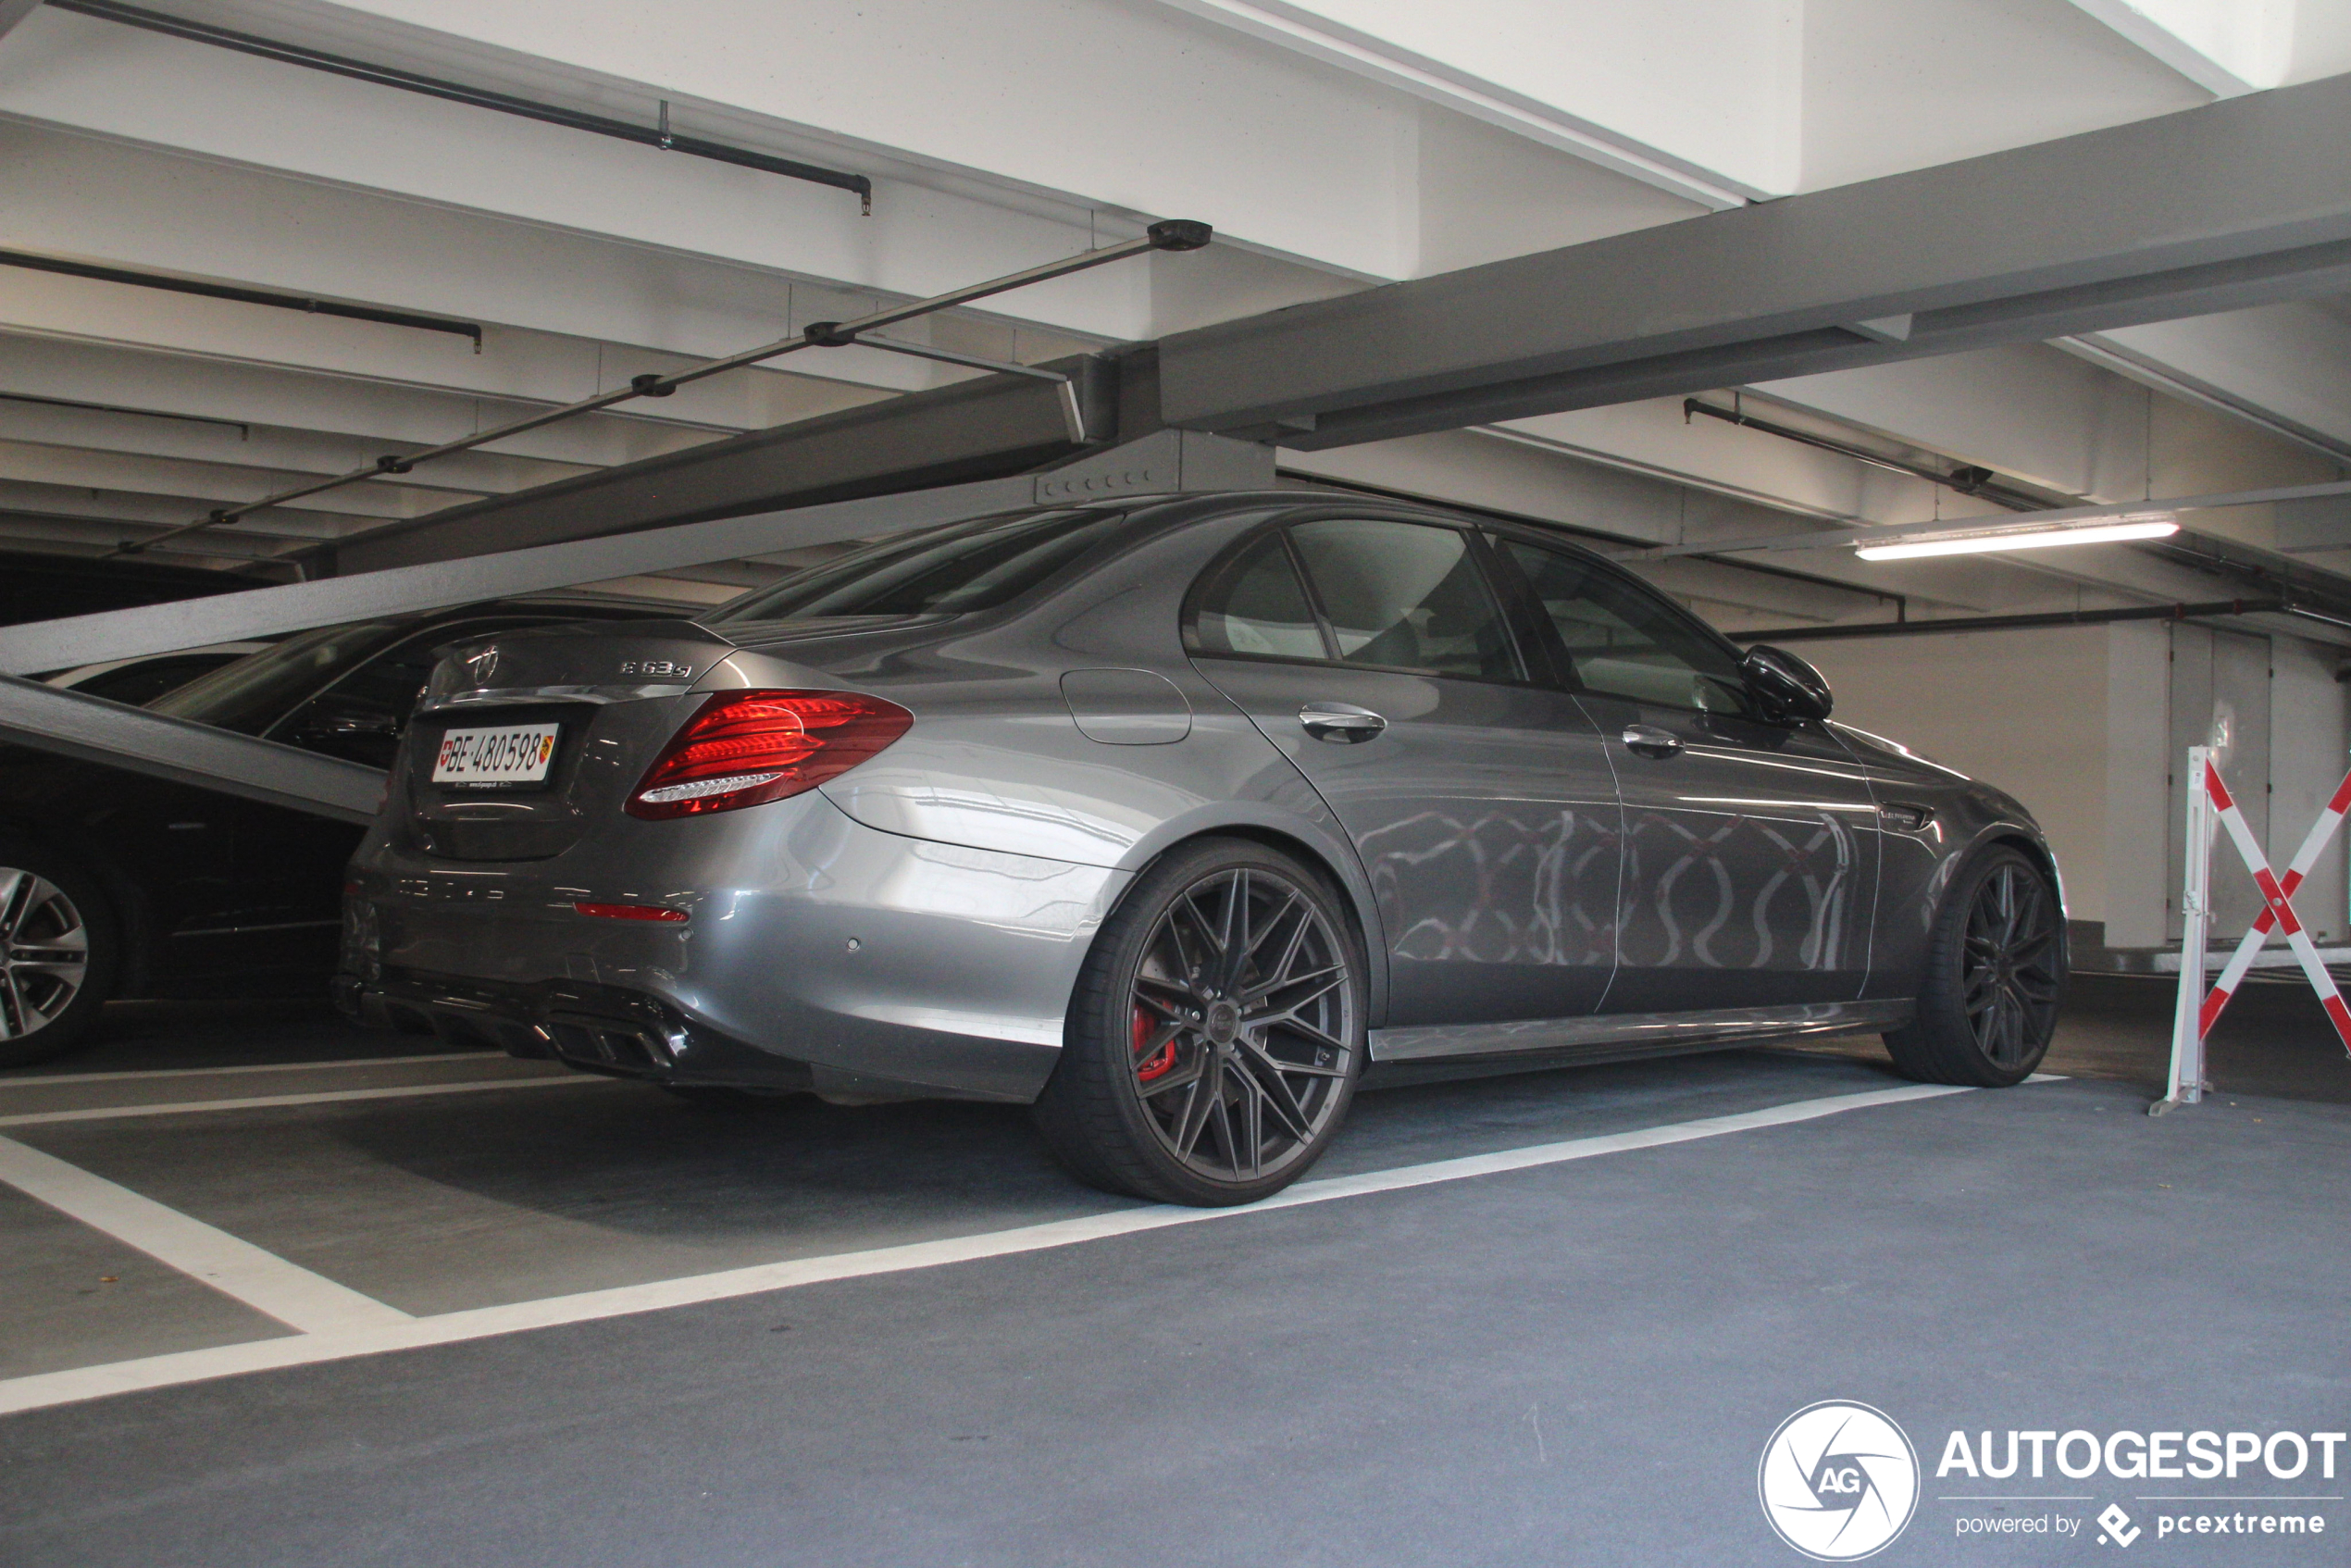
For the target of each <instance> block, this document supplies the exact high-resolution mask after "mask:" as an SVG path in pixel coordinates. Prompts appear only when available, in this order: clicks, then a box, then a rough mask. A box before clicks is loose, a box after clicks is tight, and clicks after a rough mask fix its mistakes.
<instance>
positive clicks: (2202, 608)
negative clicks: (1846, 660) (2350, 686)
mask: <svg viewBox="0 0 2351 1568" xmlns="http://www.w3.org/2000/svg"><path fill="white" fill-rule="evenodd" d="M2280 613H2282V614H2285V615H2304V614H2307V612H2306V611H2302V610H2297V609H2295V608H2294V607H2293V606H2292V605H2290V604H2287V603H2286V602H2285V601H2284V600H2283V599H2215V600H2211V601H2208V602H2207V603H2204V604H2150V605H2138V606H2134V607H2133V608H2131V609H2127V610H2058V611H2052V612H2050V613H2047V614H2045V615H2029V616H1938V617H1936V618H1934V619H1932V620H1923V621H1913V620H1893V621H1870V622H1867V623H1865V624H1863V625H1860V626H1784V627H1774V628H1771V629H1769V630H1766V631H1734V632H1730V633H1728V634H1727V635H1728V636H1729V637H1730V639H1731V641H1734V642H1808V641H1809V642H1822V641H1829V640H1831V639H1836V640H1839V641H1842V640H1846V639H1849V638H1857V637H1922V636H1925V635H1927V634H1928V633H1930V632H1937V631H2022V630H2026V629H2028V628H2034V627H2044V626H2105V625H2108V624H2109V623H2111V622H2114V621H2179V620H2191V619H2196V618H2200V617H2202V616H2258V615H2270V614H2280ZM2312 618H2313V619H2318V620H2324V619H2326V618H2327V617H2326V616H2313V617H2312ZM2335 624H2337V625H2341V624H2343V623H2341V622H2336V623H2335Z"/></svg>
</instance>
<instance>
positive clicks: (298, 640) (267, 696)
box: [147, 621, 415, 735]
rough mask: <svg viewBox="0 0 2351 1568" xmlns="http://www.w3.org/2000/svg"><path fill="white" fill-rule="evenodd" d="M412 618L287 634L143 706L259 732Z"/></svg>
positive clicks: (389, 638)
mask: <svg viewBox="0 0 2351 1568" xmlns="http://www.w3.org/2000/svg"><path fill="white" fill-rule="evenodd" d="M414 628H415V623H414V622H399V621H354V622H352V623H350V624H349V625H346V626H322V627H320V628H317V630H315V631H305V632H301V633H298V634H296V635H295V636H292V637H289V638H287V639H286V640H285V641H283V642H280V643H279V644H277V645H276V646H275V647H273V648H268V649H265V650H264V651H263V652H261V653H252V654H248V655H247V656H245V657H244V658H242V659H239V660H238V661H237V662H236V663H234V664H230V665H223V666H220V667H219V668H218V669H217V670H214V671H213V672H212V673H211V674H210V675H200V676H198V677H196V678H195V679H193V680H192V681H190V682H188V684H187V685H185V686H182V687H180V689H179V690H178V691H167V692H165V693H164V694H163V695H162V696H160V697H158V698H156V699H155V701H154V702H152V703H148V704H147V707H148V708H149V709H150V710H151V711H153V712H155V713H159V714H169V715H170V716H172V717H174V718H189V719H193V720H195V721H196V722H197V723H199V724H211V725H218V727H219V728H223V729H235V730H240V731H242V732H243V733H244V734H247V735H258V734H260V733H261V732H262V731H263V730H265V729H267V728H269V726H270V725H271V724H273V723H275V722H276V721H277V720H278V719H279V718H280V717H281V716H283V715H284V714H285V712H286V710H287V709H289V708H291V707H292V706H293V705H294V704H295V703H298V702H300V701H301V700H302V699H303V698H305V697H306V696H308V695H309V694H310V693H311V692H313V691H317V690H318V689H319V688H320V687H322V686H324V685H326V684H327V683H328V682H329V681H330V680H332V679H334V678H336V677H337V676H340V675H342V673H343V672H344V671H345V670H347V669H349V668H351V667H352V666H354V665H355V664H357V663H359V662H360V661H361V660H362V659H365V658H367V657H369V656H370V655H372V654H374V653H376V652H377V651H378V650H379V649H380V648H382V647H383V646H385V644H387V643H389V642H391V641H392V639H394V638H395V637H398V636H399V635H400V634H401V633H402V632H403V631H407V630H413V629H414Z"/></svg>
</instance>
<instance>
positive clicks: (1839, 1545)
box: [1755, 1400, 1919, 1562]
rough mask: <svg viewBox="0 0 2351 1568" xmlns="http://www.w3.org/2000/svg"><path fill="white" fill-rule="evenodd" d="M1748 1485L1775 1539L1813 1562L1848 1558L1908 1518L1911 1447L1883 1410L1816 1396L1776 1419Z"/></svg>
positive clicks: (1913, 1486)
mask: <svg viewBox="0 0 2351 1568" xmlns="http://www.w3.org/2000/svg"><path fill="white" fill-rule="evenodd" d="M1755 1485H1756V1490H1757V1492H1758V1494H1759V1495H1760V1497H1761V1498H1762V1501H1763V1517H1764V1518H1766V1519H1768V1520H1770V1521H1771V1523H1772V1528H1773V1529H1774V1530H1776V1531H1778V1532H1779V1537H1780V1539H1782V1540H1784V1541H1785V1542H1787V1544H1788V1545H1790V1546H1792V1547H1794V1548H1795V1549H1797V1551H1800V1552H1802V1553H1803V1554H1804V1555H1805V1556H1807V1557H1809V1558H1811V1559H1812V1560H1813V1561H1815V1562H1857V1561H1859V1560H1860V1559H1861V1558H1864V1557H1868V1556H1870V1555H1871V1554H1872V1553H1873V1552H1876V1551H1878V1550H1879V1549H1882V1548H1884V1547H1885V1546H1887V1545H1889V1544H1891V1543H1892V1542H1893V1540H1894V1538H1895V1537H1897V1536H1899V1535H1900V1534H1901V1533H1902V1531H1903V1529H1904V1527H1905V1526H1907V1525H1908V1524H1909V1523H1910V1515H1911V1514H1912V1513H1913V1512H1916V1510H1917V1508H1918V1503H1919V1456H1918V1450H1915V1449H1913V1448H1911V1447H1910V1439H1909V1437H1905V1436H1904V1435H1903V1432H1902V1428H1900V1427H1899V1426H1897V1425H1895V1424H1894V1420H1893V1418H1892V1417H1891V1416H1888V1415H1887V1414H1885V1412H1883V1411H1877V1410H1872V1409H1871V1408H1870V1407H1869V1406H1868V1405H1860V1404H1852V1403H1849V1402H1847V1401H1845V1400H1822V1401H1821V1402H1820V1403H1819V1404H1816V1405H1807V1406H1805V1407H1804V1408H1803V1409H1802V1410H1799V1411H1797V1412H1796V1413H1795V1414H1794V1415H1791V1416H1789V1417H1788V1418H1787V1419H1786V1420H1785V1421H1783V1422H1781V1423H1780V1427H1779V1430H1778V1431H1776V1432H1774V1433H1773V1434H1772V1440H1771V1441H1770V1442H1768V1443H1766V1444H1764V1445H1763V1462H1762V1464H1761V1465H1760V1466H1759V1467H1758V1469H1757V1471H1756V1480H1755Z"/></svg>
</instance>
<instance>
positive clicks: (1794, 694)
mask: <svg viewBox="0 0 2351 1568" xmlns="http://www.w3.org/2000/svg"><path fill="white" fill-rule="evenodd" d="M1739 667H1740V668H1741V669H1742V670H1744V671H1746V672H1747V679H1748V685H1750V686H1752V687H1754V688H1755V690H1756V691H1757V693H1758V694H1759V695H1760V696H1761V697H1762V699H1763V702H1764V705H1765V706H1767V707H1769V708H1771V709H1773V711H1774V712H1776V713H1778V714H1779V715H1780V716H1782V717H1784V718H1794V719H1821V718H1826V717H1828V716H1829V710H1830V709H1831V708H1832V707H1833V706H1835V702H1836V699H1835V696H1834V695H1832V694H1831V693H1830V691H1829V683H1828V681H1827V680H1826V679H1824V678H1822V675H1821V672H1820V671H1819V670H1816V669H1814V668H1813V667H1812V666H1810V665H1809V664H1807V663H1805V662H1804V661H1803V660H1802V659H1799V658H1797V656H1796V655H1795V654H1794V653H1789V652H1788V651H1787V650H1786V649H1785V648H1773V647H1769V646H1766V645H1764V644H1762V643H1758V644H1756V645H1755V646H1754V647H1752V648H1749V649H1748V651H1747V657H1746V658H1745V659H1742V660H1741V661H1740V662H1739Z"/></svg>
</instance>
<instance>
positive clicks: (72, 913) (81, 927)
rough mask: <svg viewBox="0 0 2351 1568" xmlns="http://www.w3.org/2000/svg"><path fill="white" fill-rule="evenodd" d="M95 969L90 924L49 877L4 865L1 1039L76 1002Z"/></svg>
mask: <svg viewBox="0 0 2351 1568" xmlns="http://www.w3.org/2000/svg"><path fill="white" fill-rule="evenodd" d="M89 973H90V929H89V927H88V926H87V925H86V924H85V923H84V922H83V920H82V917H81V911H80V910H78V909H76V908H75V907H74V905H73V901H72V900H71V899H69V898H68V897H67V896H66V895H65V893H64V891H63V890H61V889H59V888H58V887H57V885H56V883H54V882H52V881H50V880H49V879H48V878H47V877H42V876H40V875H38V874H36V873H34V872H31V871H26V870H22V869H19V867H16V866H10V865H0V1040H10V1039H23V1038H24V1037H25V1036H27V1035H30V1034H33V1033H35V1032H37V1031H39V1030H41V1029H43V1028H45V1027H48V1026H49V1025H50V1024H51V1023H53V1022H55V1021H56V1017H57V1015H58V1014H61V1013H63V1012H64V1011H65V1010H66V1009H67V1008H68V1007H70V1006H72V1005H73V999H74V998H75V997H77V996H80V995H81V988H82V984H83V982H84V981H85V980H86V979H87V978H88V977H89Z"/></svg>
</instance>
